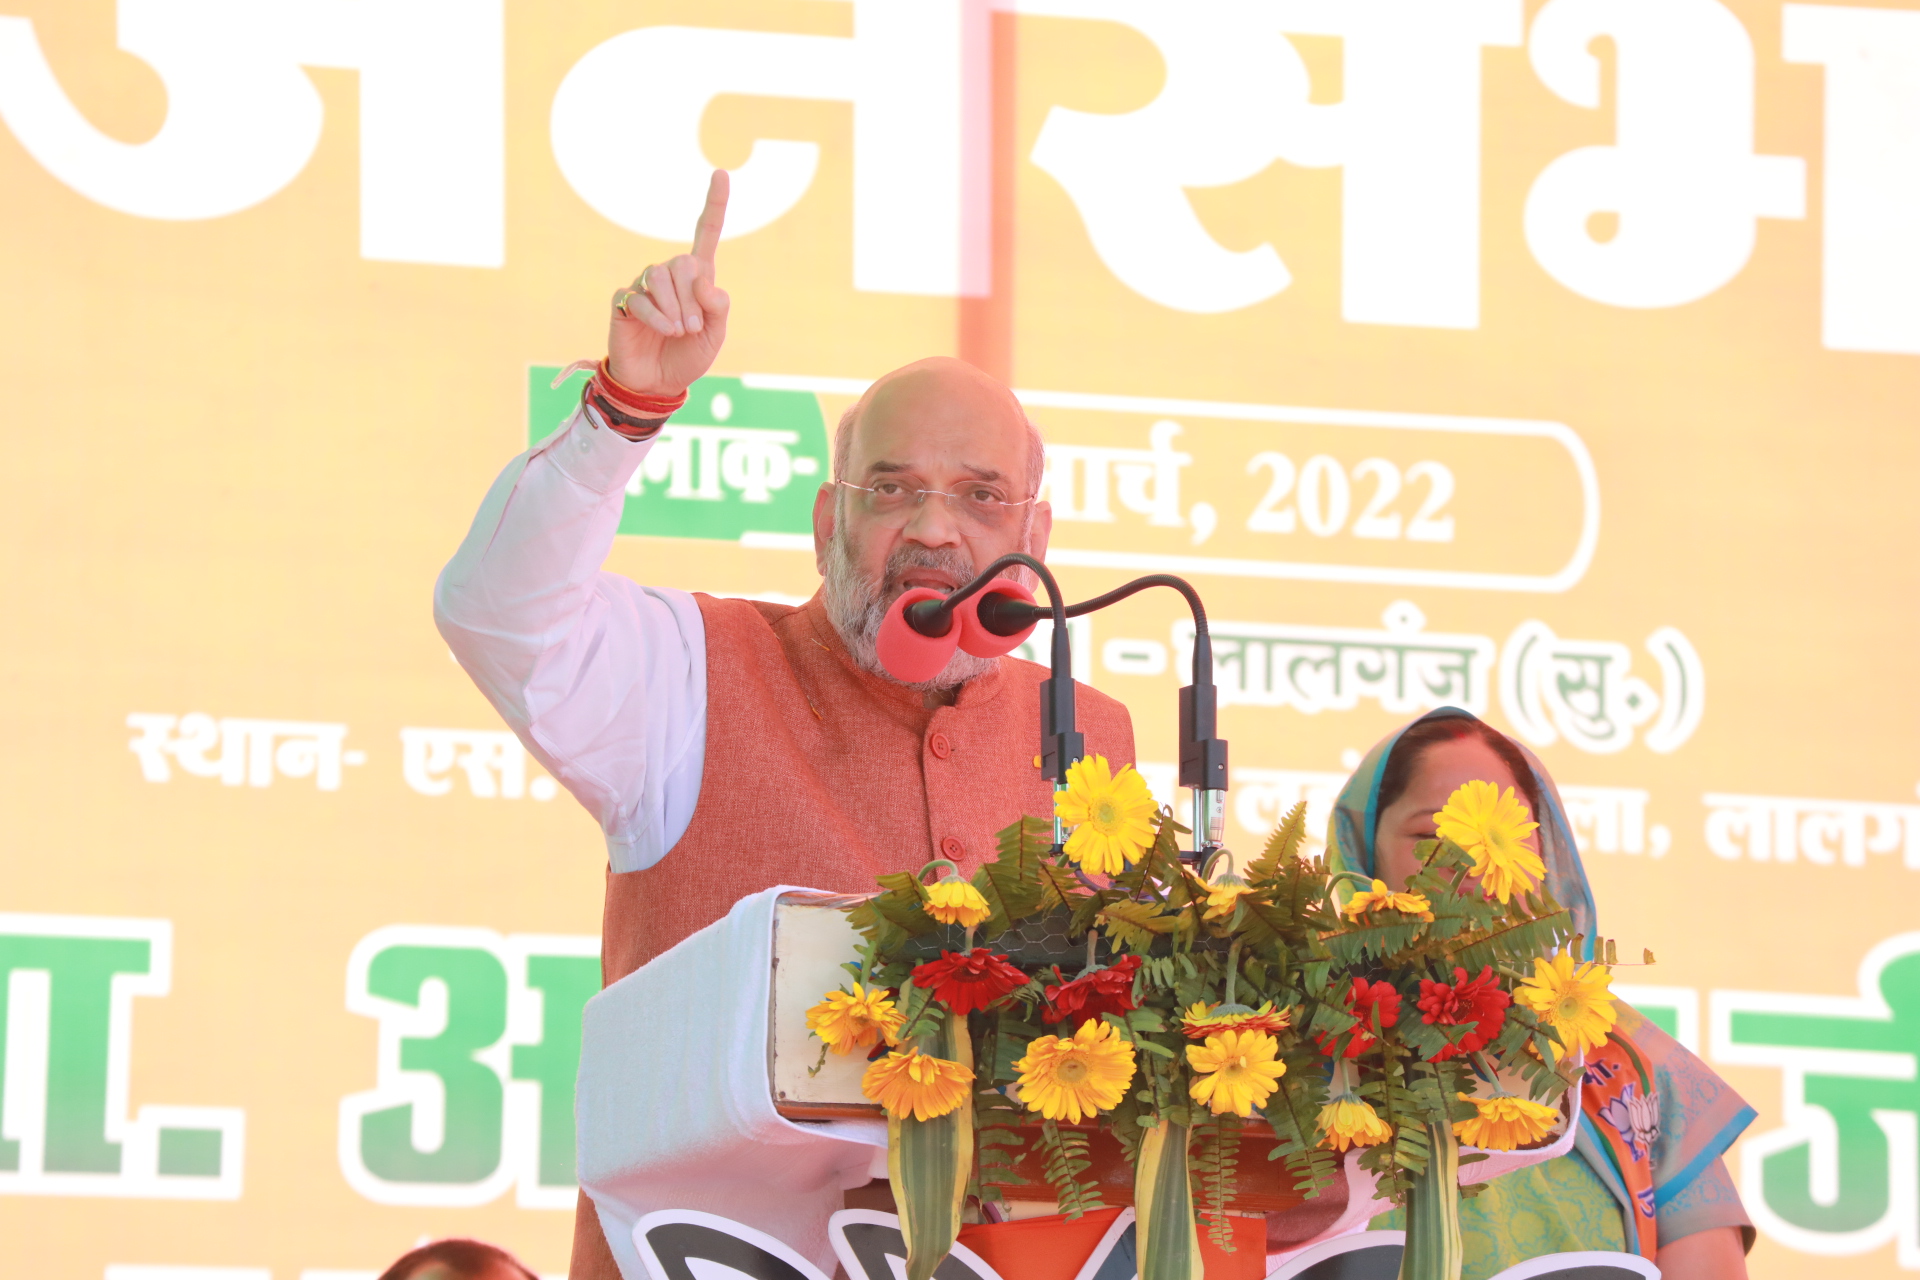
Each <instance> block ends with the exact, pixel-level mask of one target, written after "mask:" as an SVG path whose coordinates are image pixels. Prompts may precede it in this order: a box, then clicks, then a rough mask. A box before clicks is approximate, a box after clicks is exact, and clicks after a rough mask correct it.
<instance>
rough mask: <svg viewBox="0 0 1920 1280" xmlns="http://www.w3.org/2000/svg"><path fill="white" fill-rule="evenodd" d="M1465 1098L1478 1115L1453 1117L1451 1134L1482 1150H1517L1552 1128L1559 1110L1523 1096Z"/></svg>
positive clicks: (1538, 1138) (1535, 1140)
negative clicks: (1477, 1111) (1467, 1117)
mask: <svg viewBox="0 0 1920 1280" xmlns="http://www.w3.org/2000/svg"><path fill="white" fill-rule="evenodd" d="M1460 1096H1461V1097H1463V1098H1467V1100H1468V1101H1470V1102H1472V1103H1473V1105H1474V1106H1475V1107H1476V1108H1478V1109H1479V1112H1480V1114H1479V1115H1477V1116H1475V1117H1474V1118H1473V1119H1471V1120H1456V1121H1455V1122H1454V1125H1453V1135H1454V1137H1456V1138H1458V1139H1460V1141H1462V1142H1464V1143H1466V1144H1467V1145H1468V1146H1470V1147H1479V1148H1480V1149H1482V1150H1483V1151H1516V1150H1518V1149H1519V1148H1521V1147H1523V1146H1526V1145H1527V1144H1528V1143H1530V1142H1538V1141H1540V1139H1542V1138H1544V1137H1546V1136H1547V1134H1549V1133H1551V1132H1552V1131H1553V1125H1554V1121H1556V1120H1558V1119H1559V1118H1560V1113H1559V1112H1558V1111H1556V1110H1554V1109H1553V1108H1552V1107H1549V1106H1547V1105H1546V1104H1545V1103H1543V1102H1532V1101H1529V1100H1528V1099H1526V1098H1513V1097H1499V1098H1469V1097H1468V1095H1466V1094H1464V1093H1463V1094H1461V1095H1460Z"/></svg>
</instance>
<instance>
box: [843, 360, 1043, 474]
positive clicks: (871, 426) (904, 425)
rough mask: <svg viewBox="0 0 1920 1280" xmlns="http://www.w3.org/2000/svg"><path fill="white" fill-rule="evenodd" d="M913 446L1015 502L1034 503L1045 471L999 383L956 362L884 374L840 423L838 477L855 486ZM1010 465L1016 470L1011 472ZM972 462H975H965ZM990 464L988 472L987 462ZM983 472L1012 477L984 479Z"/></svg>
mask: <svg viewBox="0 0 1920 1280" xmlns="http://www.w3.org/2000/svg"><path fill="white" fill-rule="evenodd" d="M907 439H912V440H913V441H914V444H915V446H916V447H917V448H918V449H919V450H922V451H926V450H931V451H935V452H938V453H940V454H943V455H946V456H949V457H951V458H952V459H953V460H955V461H958V462H960V463H961V465H963V466H965V467H967V468H968V470H969V474H972V475H973V477H974V478H975V479H997V480H1000V481H1001V482H1002V483H1004V484H1005V485H1006V486H1007V488H1008V489H1009V490H1010V491H1012V492H1013V493H1014V494H1015V495H1016V496H1018V497H1022V498H1030V497H1032V496H1033V495H1034V494H1035V493H1036V492H1037V491H1038V490H1039V488H1040V476H1041V474H1042V471H1043V469H1044V467H1045V466H1046V452H1045V446H1044V445H1043V444H1042V443H1041V440H1040V433H1039V432H1038V431H1037V430H1035V429H1034V426H1033V424H1032V423H1031V422H1028V421H1027V415H1026V411H1025V410H1023V409H1022V408H1021V407H1020V402H1019V401H1018V400H1016V399H1015V398H1014V395H1013V392H1011V391H1009V390H1008V389H1007V388H1006V387H1005V386H1004V385H1003V384H1002V383H1001V382H1000V381H999V380H998V379H996V378H993V377H991V376H990V375H988V374H985V373H982V372H981V371H980V370H978V369H976V368H974V367H973V366H972V365H970V364H968V363H967V362H966V361H964V360H956V359H954V358H953V357H952V356H929V357H928V358H927V359H925V360H915V361H914V362H913V363H912V364H909V365H902V366H901V367H900V368H898V369H895V370H894V371H893V372H892V373H888V374H883V375H881V377H880V378H878V379H877V380H876V381H875V382H874V383H873V385H872V386H870V387H868V388H867V391H866V394H865V395H863V396H861V397H860V399H859V400H858V401H857V402H856V403H855V404H854V406H853V407H852V408H851V409H848V410H847V411H846V413H845V414H843V415H842V416H841V418H840V426H839V429H838V430H837V431H836V432H835V433H834V439H833V473H834V475H836V476H838V477H839V478H841V479H843V480H851V481H853V482H854V483H855V484H865V483H868V482H867V481H866V480H863V479H862V478H861V477H860V476H859V475H856V474H854V473H855V472H865V471H866V470H867V469H868V468H869V467H870V466H871V465H872V464H873V463H874V462H876V461H877V462H883V463H886V462H890V461H891V460H892V459H891V455H892V454H895V453H900V452H902V450H901V449H900V448H899V444H900V443H901V442H904V441H905V440H907ZM1012 458H1017V459H1018V461H1017V463H1015V464H1013V465H1012V466H1010V467H1009V466H1008V462H1009V460H1010V459H1012ZM968 459H971V461H967V460H968ZM987 459H991V460H992V461H990V462H988V463H987V465H985V466H984V467H982V466H981V463H982V461H983V460H987ZM982 470H991V471H995V472H1002V471H1005V472H1006V474H1000V475H995V476H986V475H984V474H980V472H981V471H982Z"/></svg>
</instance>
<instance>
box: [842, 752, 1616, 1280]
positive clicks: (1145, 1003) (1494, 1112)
mask: <svg viewBox="0 0 1920 1280" xmlns="http://www.w3.org/2000/svg"><path fill="white" fill-rule="evenodd" d="M1304 811H1305V806H1304V805H1298V806H1295V808H1294V809H1293V811H1292V812H1291V813H1289V814H1288V815H1287V816H1286V818H1285V819H1284V820H1283V821H1282V822H1281V823H1280V825H1279V827H1278V829H1277V830H1276V831H1275V832H1274V834H1273V836H1272V838H1271V839H1269V840H1268V842H1267V845H1266V848H1265V850H1264V851H1263V853H1262V854H1261V856H1260V857H1258V858H1257V859H1254V860H1253V861H1251V862H1250V863H1249V864H1247V865H1246V866H1245V867H1244V868H1241V869H1239V870H1238V872H1237V873H1236V874H1214V872H1216V870H1217V869H1218V864H1220V863H1223V862H1224V861H1225V859H1224V858H1221V857H1219V856H1216V857H1214V858H1213V859H1211V861H1212V862H1213V863H1215V864H1216V866H1212V867H1202V868H1196V867H1194V866H1192V865H1190V864H1189V863H1187V862H1185V861H1183V860H1182V857H1181V854H1180V851H1179V849H1178V846H1177V844H1176V840H1177V837H1178V836H1179V835H1180V834H1182V833H1184V831H1185V828H1183V827H1181V826H1180V825H1179V824H1178V823H1177V822H1176V821H1175V820H1174V818H1173V816H1172V813H1171V811H1170V810H1164V809H1156V807H1155V805H1154V802H1153V799H1152V797H1151V795H1150V794H1149V793H1148V790H1147V787H1146V783H1145V781H1144V780H1143V779H1141V777H1140V776H1139V774H1137V773H1135V772H1134V771H1133V770H1132V768H1131V767H1122V768H1121V769H1120V770H1119V771H1118V772H1114V771H1113V770H1112V769H1111V768H1110V766H1109V765H1108V763H1107V762H1106V761H1105V760H1104V759H1101V758H1100V757H1098V756H1094V757H1090V758H1088V759H1086V760H1082V761H1080V762H1078V763H1076V764H1075V765H1073V766H1072V767H1071V769H1070V770H1069V772H1068V785H1067V787H1066V788H1064V789H1063V790H1061V791H1059V792H1057V793H1056V812H1057V814H1058V816H1059V817H1060V819H1061V820H1062V822H1063V824H1064V825H1065V826H1066V827H1067V828H1069V829H1070V831H1071V834H1070V836H1069V837H1068V838H1067V839H1066V840H1065V842H1064V844H1062V845H1055V844H1054V843H1053V832H1052V830H1051V829H1050V827H1049V826H1048V825H1047V824H1044V823H1042V822H1039V821H1038V820H1035V819H1032V818H1027V819H1023V820H1022V821H1020V822H1018V823H1016V824H1014V825H1013V826H1010V827H1008V828H1007V829H1006V830H1005V831H1003V832H1001V833H1000V835H999V856H998V859H997V860H996V861H994V862H991V863H988V864H987V865H986V866H984V867H982V868H981V869H980V870H979V871H978V872H977V873H975V875H974V876H973V877H972V878H971V880H967V881H963V880H961V879H960V877H959V875H958V871H957V869H956V868H955V867H954V866H953V864H951V863H946V862H935V863H930V864H928V866H927V867H926V868H923V869H922V871H921V873H920V874H918V875H915V874H909V873H905V872H902V873H897V874H893V875H887V876H882V877H881V878H880V892H879V893H877V894H876V895H874V896H873V897H871V898H869V899H867V900H865V901H864V902H862V903H860V904H859V905H857V906H855V907H854V908H852V909H851V919H852V923H853V924H854V926H855V927H856V929H857V930H858V931H859V933H860V934H861V936H862V938H863V943H862V945H861V946H860V948H859V954H858V958H857V959H855V960H853V961H851V962H849V963H848V964H847V965H846V968H847V970H848V973H849V976H850V978H851V981H850V982H848V983H847V984H846V985H845V987H844V988H843V989H841V990H838V991H833V992H829V993H827V994H826V996H825V997H824V998H823V999H822V1001H821V1002H820V1004H819V1005H817V1006H816V1007H815V1008H814V1009H813V1010H812V1011H811V1013H810V1014H809V1025H810V1026H811V1027H812V1028H813V1029H814V1032H815V1034H816V1035H818V1036H819V1037H820V1039H821V1040H822V1041H823V1042H824V1045H825V1049H824V1050H823V1052H835V1053H854V1052H864V1053H866V1054H867V1055H868V1056H869V1057H870V1059H871V1065H870V1066H869V1067H868V1068H867V1072H866V1076H865V1081H864V1086H863V1088H864V1092H865V1093H866V1096H867V1097H868V1098H870V1099H872V1100H873V1101H874V1102H876V1103H878V1104H879V1105H880V1106H881V1107H883V1108H884V1109H885V1111H886V1114H887V1119H888V1136H889V1173H890V1176H891V1180H892V1184H893V1191H894V1197H895V1201H896V1205H897V1208H898V1210H899V1214H900V1220H901V1229H902V1231H903V1233H904V1235H905V1237H906V1241H907V1248H908V1254H909V1257H908V1264H907V1275H908V1280H927V1278H928V1277H929V1276H931V1275H932V1273H933V1271H934V1269H935V1268H936V1267H937V1266H938V1264H939V1263H940V1261H941V1259H943V1258H944V1257H945V1256H946V1255H947V1253H948V1252H949V1251H950V1250H951V1248H952V1246H953V1242H954V1239H955V1236H956V1234H957V1233H958V1230H959V1227H960V1225H961V1222H962V1216H963V1213H964V1212H965V1210H966V1206H967V1205H968V1203H969V1201H970V1200H972V1201H975V1202H978V1203H983V1204H984V1203H991V1202H993V1201H995V1200H997V1199H1000V1198H1001V1197H1002V1196H1004V1194H1005V1192H1006V1190H1007V1189H1008V1188H1011V1187H1015V1186H1018V1185H1019V1184H1021V1183H1022V1182H1023V1181H1025V1179H1024V1177H1023V1176H1022V1175H1021V1174H1020V1172H1019V1167H1020V1163H1021V1158H1022V1157H1023V1156H1028V1155H1032V1156H1037V1157H1038V1161H1039V1167H1040V1168H1041V1169H1042V1170H1044V1176H1045V1179H1046V1181H1047V1182H1048V1183H1049V1184H1050V1189H1051V1191H1052V1193H1053V1196H1054V1198H1055V1199H1056V1200H1057V1202H1058V1205H1059V1207H1060V1209H1061V1211H1062V1212H1064V1213H1067V1214H1069V1215H1074V1216H1077V1215H1079V1214H1081V1213H1084V1212H1086V1211H1087V1210H1089V1209H1094V1208H1099V1207H1102V1193H1101V1189H1100V1184H1099V1183H1098V1181H1096V1180H1095V1179H1093V1178H1089V1177H1087V1176H1086V1175H1087V1171H1088V1169H1089V1167H1090V1158H1089V1135H1090V1134H1091V1133H1092V1132H1093V1131H1095V1130H1102V1131H1105V1132H1106V1133H1107V1134H1110V1135H1111V1136H1112V1138H1114V1139H1116V1140H1117V1141H1118V1144H1119V1147H1120V1149H1121V1151H1122V1153H1123V1154H1124V1156H1125V1158H1126V1159H1127V1160H1128V1161H1129V1162H1130V1163H1131V1164H1132V1166H1133V1202H1134V1208H1135V1212H1136V1214H1137V1217H1138V1225H1137V1231H1138V1237H1137V1251H1138V1257H1139V1264H1140V1275H1141V1277H1142V1280H1198V1277H1199V1275H1200V1271H1201V1263H1200V1256H1201V1253H1200V1243H1199V1242H1200V1233H1201V1232H1202V1231H1205V1232H1207V1233H1208V1234H1209V1235H1210V1237H1211V1239H1212V1240H1213V1241H1214V1242H1215V1243H1216V1244H1217V1245H1218V1246H1219V1247H1221V1248H1224V1249H1231V1247H1232V1246H1231V1235H1230V1226H1229V1223H1228V1219H1227V1214H1228V1212H1229V1210H1230V1208H1231V1207H1232V1206H1233V1204H1234V1202H1235V1197H1236V1195H1237V1194H1238V1192H1239V1188H1240V1184H1241V1182H1242V1181H1243V1176H1242V1169H1241V1164H1240V1156H1241V1152H1242V1148H1243V1145H1244V1142H1245V1139H1246V1137H1247V1135H1248V1134H1249V1133H1258V1132H1259V1131H1261V1130H1265V1131H1267V1132H1268V1133H1269V1134H1270V1139H1269V1141H1270V1142H1271V1144H1272V1157H1271V1158H1274V1159H1278V1160H1282V1161H1284V1162H1285V1167H1286V1169H1287V1171H1288V1173H1289V1175H1290V1177H1291V1179H1292V1181H1293V1184H1294V1186H1295V1187H1296V1188H1297V1189H1298V1190H1299V1191H1301V1192H1303V1193H1304V1194H1306V1195H1308V1196H1312V1195H1315V1194H1318V1192H1319V1190H1320V1189H1322V1188H1324V1187H1325V1186H1327V1185H1329V1184H1330V1183H1331V1182H1332V1180H1333V1179H1334V1178H1335V1176H1336V1175H1337V1173H1338V1165H1339V1162H1340V1161H1341V1160H1342V1159H1343V1158H1349V1157H1348V1155H1347V1154H1346V1153H1354V1154H1353V1155H1352V1156H1351V1158H1355V1159H1357V1160H1358V1161H1359V1163H1360V1165H1361V1167H1363V1168H1364V1169H1366V1170H1368V1171H1370V1172H1371V1173H1372V1174H1374V1175H1375V1176H1376V1177H1377V1179H1378V1187H1379V1191H1378V1194H1379V1195H1381V1196H1383V1197H1387V1198H1390V1199H1392V1200H1393V1201H1394V1202H1396V1203H1398V1204H1401V1205H1404V1206H1405V1207H1406V1210H1407V1218H1408V1221H1407V1232H1408V1250H1407V1254H1406V1263H1405V1266H1404V1268H1403V1271H1402V1274H1403V1276H1407V1277H1419V1278H1420V1280H1427V1278H1428V1277H1436V1278H1440V1280H1457V1277H1458V1276H1459V1274H1460V1235H1459V1226H1458V1203H1459V1197H1460V1195H1461V1194H1462V1191H1461V1189H1460V1188H1459V1186H1458V1184H1457V1171H1458V1165H1459V1164H1460V1163H1462V1162H1469V1161H1472V1160H1476V1159H1484V1158H1485V1156H1484V1155H1483V1154H1480V1153H1477V1152H1472V1151H1469V1152H1467V1153H1466V1154H1464V1155H1463V1154H1462V1153H1461V1146H1462V1144H1465V1145H1466V1146H1467V1147H1472V1148H1481V1149H1482V1150H1483V1151H1485V1150H1512V1149H1516V1148H1519V1147H1523V1146H1527V1145H1532V1144H1537V1143H1539V1142H1540V1141H1541V1140H1542V1139H1543V1138H1545V1137H1546V1136H1547V1135H1548V1134H1549V1132H1550V1131H1551V1130H1552V1129H1553V1128H1554V1127H1555V1125H1556V1124H1557V1123H1558V1121H1559V1118H1560V1107H1559V1104H1560V1101H1561V1098H1562V1095H1563V1094H1564V1093H1565V1092H1566V1091H1567V1089H1568V1088H1569V1087H1570V1085H1571V1084H1572V1083H1573V1082H1574V1081H1575V1080H1576V1079H1577V1078H1578V1070H1579V1064H1578V1056H1579V1055H1580V1054H1581V1052H1582V1051H1583V1050H1585V1049H1587V1048H1590V1047H1592V1046H1594V1045H1597V1044H1599V1043H1600V1042H1602V1041H1603V1040H1604V1039H1605V1037H1606V1034H1607V1031H1608V1029H1609V1028H1610V1027H1611V1025H1612V1021H1613V1008H1612V1002H1611V998H1610V996H1609V995H1608V993H1607V983H1608V975H1607V969H1606V967H1605V966H1604V965H1601V964H1596V963H1592V962H1583V961H1580V960H1578V959H1576V958H1575V957H1576V954H1577V953H1578V952H1579V951H1580V950H1582V949H1583V948H1582V945H1581V944H1582V940H1581V939H1579V938H1577V937H1575V936H1574V935H1573V933H1572V925H1571V917H1570V916H1569V914H1568V913H1567V912H1566V911H1565V910H1564V909H1563V908H1561V907H1560V906H1559V905H1558V904H1556V903H1555V902H1554V901H1553V900H1552V899H1551V898H1550V897H1549V896H1548V894H1547V892H1546V890H1545V888H1544V879H1545V867H1544V866H1543V865H1542V863H1541V861H1540V858H1539V856H1538V855H1537V854H1535V853H1534V852H1533V851H1532V849H1530V848H1529V847H1528V846H1527V845H1526V844H1525V840H1526V837H1527V835H1528V834H1529V833H1530V832H1531V831H1532V830H1533V824H1532V822H1531V820H1530V815H1529V814H1528V811H1527V808H1526V805H1525V803H1524V802H1523V801H1521V800H1520V799H1519V798H1518V797H1517V796H1516V795H1515V794H1514V792H1513V791H1512V789H1510V788H1509V789H1508V790H1506V791H1505V792H1504V793H1503V792H1502V791H1501V790H1500V789H1499V788H1497V787H1495V786H1494V785H1493V784H1491V783H1485V782H1470V783H1468V784H1466V785H1465V786H1463V787H1461V788H1460V789H1459V790H1458V791H1457V792H1455V793H1454V795H1453V796H1452V797H1451V798H1450V799H1449V800H1448V802H1447V805H1446V807H1445V808H1443V809H1442V810H1441V811H1440V812H1439V813H1438V814H1436V815H1435V820H1436V829H1437V831H1438V838H1436V839H1434V840H1430V841H1426V842H1423V843H1422V844H1421V845H1419V846H1418V850H1417V852H1418V855H1419V857H1420V858H1421V868H1420V870H1419V872H1418V873H1417V874H1415V875H1414V876H1413V877H1412V878H1411V879H1410V881H1409V882H1408V884H1407V885H1406V886H1405V888H1404V889H1401V890H1394V889H1390V888H1389V887H1388V886H1387V885H1385V884H1384V883H1382V882H1380V881H1378V880H1373V881H1363V880H1361V878H1360V877H1357V876H1349V875H1347V874H1346V873H1341V874H1340V875H1337V876H1333V877H1329V875H1328V873H1327V871H1326V870H1325V868H1324V867H1323V865H1322V864H1321V863H1319V862H1318V861H1315V860H1311V859H1307V858H1303V857H1301V856H1300V853H1299V850H1300V845H1301V842H1302V837H1303V836H1304V834H1305V812H1304ZM929 873H935V874H936V876H937V878H936V879H935V880H934V882H933V883H931V884H929V883H927V882H926V876H927V875H928V874H929ZM1350 880H1351V881H1354V882H1357V883H1351V884H1350V883H1348V881H1350ZM1036 936H1040V937H1050V938H1051V940H1052V942H1053V943H1054V944H1055V953H1056V954H1055V955H1054V956H1053V957H1049V955H1048V954H1047V953H1046V952H1045V951H1044V949H1036V947H1035V945H1034V943H1033V938H1034V937H1036ZM1063 939H1064V941H1063ZM1061 945H1071V946H1072V947H1074V948H1076V949H1077V948H1080V947H1082V946H1084V957H1085V963H1084V965H1083V966H1082V967H1081V969H1080V970H1079V972H1077V973H1072V974H1070V973H1069V972H1068V971H1067V970H1066V969H1065V968H1063V967H1062V965H1061V963H1060V961H1059V959H1058V958H1057V951H1058V948H1059V946H1061ZM1611 950H1612V948H1611V946H1610V945H1606V946H1604V947H1603V954H1607V955H1608V958H1609V959H1611V955H1610V953H1611ZM1025 1167H1029V1168H1031V1167H1032V1166H1031V1165H1028V1166H1025ZM1467 1194H1471V1188H1469V1189H1468V1191H1467Z"/></svg>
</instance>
